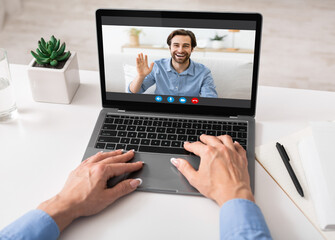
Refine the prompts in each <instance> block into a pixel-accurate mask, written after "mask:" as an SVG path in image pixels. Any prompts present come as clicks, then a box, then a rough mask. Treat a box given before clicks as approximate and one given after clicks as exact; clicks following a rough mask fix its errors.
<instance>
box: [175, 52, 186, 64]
mask: <svg viewBox="0 0 335 240" xmlns="http://www.w3.org/2000/svg"><path fill="white" fill-rule="evenodd" d="M171 55H172V58H173V60H174V61H175V62H177V63H179V64H183V63H186V62H188V60H189V59H190V55H188V54H187V53H183V54H180V55H184V58H182V59H179V58H178V57H177V56H176V55H179V54H175V53H172V54H171Z"/></svg>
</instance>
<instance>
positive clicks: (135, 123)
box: [133, 120, 143, 125]
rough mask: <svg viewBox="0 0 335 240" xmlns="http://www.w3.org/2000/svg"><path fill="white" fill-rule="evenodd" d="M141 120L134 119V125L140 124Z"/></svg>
mask: <svg viewBox="0 0 335 240" xmlns="http://www.w3.org/2000/svg"><path fill="white" fill-rule="evenodd" d="M142 123H143V121H142V120H134V123H133V124H134V125H142Z"/></svg>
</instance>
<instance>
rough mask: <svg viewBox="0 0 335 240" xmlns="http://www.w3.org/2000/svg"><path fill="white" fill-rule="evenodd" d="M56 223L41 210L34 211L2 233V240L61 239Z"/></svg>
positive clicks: (0, 237) (0, 236)
mask: <svg viewBox="0 0 335 240" xmlns="http://www.w3.org/2000/svg"><path fill="white" fill-rule="evenodd" d="M59 234H60V232H59V228H58V226H57V224H56V222H55V221H54V220H53V219H52V218H51V217H50V216H49V215H48V214H47V213H46V212H44V211H42V210H40V209H36V210H32V211H30V212H28V213H26V214H25V215H23V216H22V217H20V218H19V219H17V220H16V221H15V222H13V223H11V224H10V225H8V226H7V227H5V228H4V229H2V230H1V231H0V239H1V240H31V239H34V240H44V239H45V240H47V239H48V240H54V239H57V238H58V237H59Z"/></svg>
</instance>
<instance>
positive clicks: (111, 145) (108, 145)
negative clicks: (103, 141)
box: [106, 143, 116, 150]
mask: <svg viewBox="0 0 335 240" xmlns="http://www.w3.org/2000/svg"><path fill="white" fill-rule="evenodd" d="M115 146H116V144H115V143H108V144H107V145H106V149H108V150H114V149H115Z"/></svg>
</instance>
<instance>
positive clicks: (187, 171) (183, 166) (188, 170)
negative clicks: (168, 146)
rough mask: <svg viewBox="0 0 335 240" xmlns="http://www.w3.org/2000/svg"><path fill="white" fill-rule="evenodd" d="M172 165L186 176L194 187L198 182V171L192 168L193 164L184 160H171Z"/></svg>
mask: <svg viewBox="0 0 335 240" xmlns="http://www.w3.org/2000/svg"><path fill="white" fill-rule="evenodd" d="M170 161H171V163H172V164H173V165H174V166H175V167H176V168H177V169H178V170H179V172H181V174H183V175H184V177H185V178H186V179H187V181H188V182H189V183H190V184H191V185H192V186H194V183H195V180H196V174H197V171H195V169H194V168H193V167H192V166H191V164H190V163H189V162H188V161H186V160H185V159H182V158H171V160H170Z"/></svg>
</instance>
